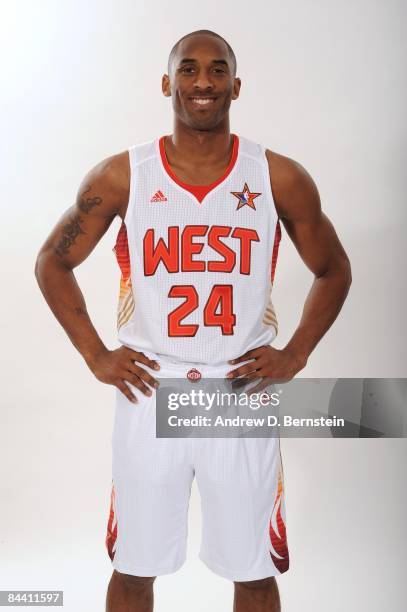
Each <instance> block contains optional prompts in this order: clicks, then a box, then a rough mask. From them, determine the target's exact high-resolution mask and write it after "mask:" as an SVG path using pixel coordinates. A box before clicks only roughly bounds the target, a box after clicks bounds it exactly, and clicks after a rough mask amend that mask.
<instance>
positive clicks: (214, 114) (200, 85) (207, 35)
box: [162, 30, 240, 131]
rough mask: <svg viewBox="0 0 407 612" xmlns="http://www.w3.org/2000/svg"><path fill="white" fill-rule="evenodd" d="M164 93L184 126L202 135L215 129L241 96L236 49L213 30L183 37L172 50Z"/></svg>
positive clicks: (164, 83) (164, 81) (200, 31)
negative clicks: (234, 101) (231, 105)
mask: <svg viewBox="0 0 407 612" xmlns="http://www.w3.org/2000/svg"><path fill="white" fill-rule="evenodd" d="M162 89H163V93H164V95H165V96H168V97H170V96H171V97H172V105H173V108H174V112H175V115H176V117H177V119H179V120H180V121H181V122H182V123H184V124H186V125H188V126H189V127H191V128H192V129H195V130H199V131H210V130H213V129H215V127H216V126H218V125H219V124H220V123H221V122H222V120H224V119H225V118H226V119H227V118H228V112H229V108H230V104H231V101H232V100H236V99H237V98H238V96H239V91H240V79H239V78H237V77H236V58H235V54H234V52H233V49H232V48H231V46H230V45H229V44H228V43H227V42H226V41H225V40H224V39H223V38H222V37H221V36H219V34H216V33H215V32H211V31H210V30H197V31H196V32H191V33H190V34H187V35H186V36H183V37H182V38H181V39H180V40H179V41H178V42H177V43H175V45H174V47H173V48H172V50H171V53H170V56H169V59H168V74H165V75H164V76H163V80H162Z"/></svg>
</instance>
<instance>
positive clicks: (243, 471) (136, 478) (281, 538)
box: [106, 351, 289, 581]
mask: <svg viewBox="0 0 407 612" xmlns="http://www.w3.org/2000/svg"><path fill="white" fill-rule="evenodd" d="M144 353H145V354H146V355H147V356H148V357H149V358H151V359H156V360H157V361H158V362H159V364H160V367H161V369H160V370H158V371H155V370H152V369H150V368H148V367H147V366H144V365H142V367H143V368H145V369H146V370H147V371H149V373H150V374H152V375H153V376H155V377H157V378H158V379H160V378H179V377H185V376H187V374H188V372H189V371H190V370H191V368H192V367H196V368H197V369H198V370H199V372H200V374H201V376H202V378H203V377H208V378H212V379H214V378H217V379H223V378H224V377H225V375H226V373H227V372H229V371H230V370H231V369H233V368H234V367H235V368H236V367H237V366H231V365H230V364H228V363H225V364H222V365H220V366H216V367H213V366H208V365H202V366H201V365H199V366H197V365H196V364H191V363H179V362H171V361H169V360H164V359H163V358H162V357H161V356H158V355H155V354H154V353H151V352H147V351H144ZM131 389H132V391H133V393H134V394H135V395H136V396H137V398H138V400H139V403H138V404H134V403H132V402H130V401H129V400H128V399H127V398H126V396H125V395H123V393H121V391H119V390H118V389H117V390H116V397H117V401H116V411H115V422H114V429H113V435H112V457H113V466H112V491H111V500H110V512H109V517H108V527H107V535H106V547H107V551H108V554H109V556H110V559H111V561H112V565H113V567H114V568H115V569H116V570H117V571H118V572H121V573H124V574H131V575H134V576H159V575H162V574H169V573H172V572H175V571H176V570H178V569H179V568H180V567H181V566H182V565H183V563H184V562H185V559H186V548H187V520H188V504H189V498H190V492H191V485H192V481H193V479H194V478H196V481H197V485H198V490H199V493H200V498H201V511H202V537H201V548H200V552H199V557H200V559H201V560H202V561H203V562H204V563H205V564H206V565H207V566H208V567H209V569H211V570H212V571H213V572H215V573H216V574H218V575H220V576H222V577H224V578H226V579H229V580H233V581H249V580H259V579H262V578H266V577H268V576H275V575H279V574H282V573H283V572H285V571H287V570H288V567H289V555H288V548H287V538H286V526H285V498H284V481H283V469H282V462H281V453H280V441H279V437H270V438H244V437H240V438H189V437H188V438H157V437H156V419H155V417H156V414H155V399H156V397H155V393H156V392H155V391H153V395H152V396H151V397H147V396H145V395H144V394H143V393H141V391H139V390H138V389H136V388H135V387H133V386H131Z"/></svg>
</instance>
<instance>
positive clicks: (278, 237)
mask: <svg viewBox="0 0 407 612" xmlns="http://www.w3.org/2000/svg"><path fill="white" fill-rule="evenodd" d="M280 240H281V225H280V219H277V223H276V231H275V234H274V246H273V255H272V257H271V282H272V283H273V282H274V275H275V273H276V265H277V257H278V247H279V246H280Z"/></svg>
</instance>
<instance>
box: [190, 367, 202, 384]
mask: <svg viewBox="0 0 407 612" xmlns="http://www.w3.org/2000/svg"><path fill="white" fill-rule="evenodd" d="M187 378H188V380H190V381H191V382H198V380H200V379H201V378H202V374H201V373H200V371H199V370H197V369H196V368H192V369H191V370H189V372H188V373H187Z"/></svg>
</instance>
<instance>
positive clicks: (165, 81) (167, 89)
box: [161, 74, 171, 98]
mask: <svg viewBox="0 0 407 612" xmlns="http://www.w3.org/2000/svg"><path fill="white" fill-rule="evenodd" d="M161 89H162V92H163V94H164V96H165V97H166V98H170V97H171V84H170V77H169V76H168V74H164V75H163V78H162V81H161Z"/></svg>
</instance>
